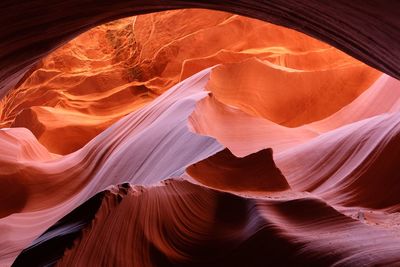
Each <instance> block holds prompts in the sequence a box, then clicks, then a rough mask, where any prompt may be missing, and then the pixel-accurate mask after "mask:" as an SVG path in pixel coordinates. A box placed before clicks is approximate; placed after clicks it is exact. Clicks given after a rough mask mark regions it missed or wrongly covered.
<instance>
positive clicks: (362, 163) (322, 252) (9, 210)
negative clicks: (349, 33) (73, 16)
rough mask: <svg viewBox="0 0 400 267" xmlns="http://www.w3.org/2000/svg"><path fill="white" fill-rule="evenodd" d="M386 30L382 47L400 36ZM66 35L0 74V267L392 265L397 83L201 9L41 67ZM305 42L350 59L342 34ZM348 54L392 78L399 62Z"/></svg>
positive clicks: (97, 41) (130, 26)
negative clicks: (388, 37) (388, 38)
mask: <svg viewBox="0 0 400 267" xmlns="http://www.w3.org/2000/svg"><path fill="white" fill-rule="evenodd" d="M67 2H68V1H67ZM67 2H66V3H67ZM150 2H151V1H150ZM273 2H274V1H272V2H271V3H269V5H270V7H273V6H274V5H273ZM311 2H313V1H310V2H309V3H311ZM69 3H71V4H72V3H73V1H70V2H69ZM124 3H125V1H121V3H120V4H118V5H117V4H116V5H115V7H114V8H115V9H110V13H109V14H108V15H109V17H107V18H106V17H104V20H109V18H111V17H112V15H111V14H112V13H113V12H114V10H118V9H117V7H118V6H119V7H123V6H124ZM171 3H172V2H171ZM188 3H190V2H188ZM239 3H240V2H238V5H239ZM186 4H187V3H186ZM287 4H288V5H294V2H293V3H292V1H288V2H287ZM369 4H371V3H369V2H368V1H366V4H365V6H363V7H360V8H358V9H355V8H354V7H353V4H348V5H347V8H348V9H346V10H348V13H346V14H345V15H343V21H346V20H347V19H349V17H348V16H349V14H355V15H357V14H362V15H360V16H359V17H357V16H356V17H355V18H354V21H358V20H360V19H362V18H363V16H365V14H366V13H365V12H364V11H365V8H367V7H368V5H369ZM26 5H27V6H29V5H31V3H30V2H29V1H27V2H26ZM63 5H64V4H60V6H59V8H62V7H63ZM136 5H138V3H136ZM182 5H183V4H182ZM335 5H337V6H341V5H342V6H346V5H345V4H344V3H342V2H341V1H337V2H335V3H332V4H331V5H328V4H326V5H325V6H324V7H325V9H321V14H328V13H329V12H330V11H329V10H331V8H334V7H335ZM396 5H397V4H396V3H394V4H393V7H395V6H396ZM104 6H106V4H104ZM227 6H229V4H227ZM300 6H306V5H305V4H299V5H298V8H300ZM39 7H40V5H39V4H38V6H37V8H38V10H39ZM170 7H173V5H172V4H171V6H170ZM170 7H168V6H166V7H163V8H161V9H168V8H170ZM267 7H268V5H266V6H265V8H267ZM317 7H318V6H316V7H315V12H317V11H318V10H319V9H318V8H317ZM8 8H10V6H8ZM64 8H66V9H67V7H64ZM98 8H99V9H98V10H97V11H98V12H99V13H101V9H102V8H103V5H101V4H99V7H98ZM293 8H294V7H293ZM49 9H51V6H49ZM250 9H251V8H250V7H249V8H248V9H243V10H242V11H241V13H246V10H250ZM272 10H275V11H276V10H278V9H276V7H275V8H273V9H272ZM284 10H285V9H284V8H283V7H282V12H283V13H282V14H286V13H285V12H289V11H287V10H286V11H284ZM293 10H296V9H295V8H294V9H293ZM355 10H357V11H355ZM368 10H369V9H368ZM371 10H372V9H371ZM373 10H374V12H376V13H379V12H383V11H384V10H386V6H385V5H383V4H382V5H381V6H375V9H373ZM139 11H140V9H134V7H132V9H128V10H126V13H127V14H128V13H131V12H133V13H135V12H139ZM322 11H323V12H322ZM325 11H326V12H328V11H329V12H328V13H324V12H325ZM32 12H33V11H32ZM85 12H86V11H85ZM87 12H90V9H88V10H87ZM115 12H116V11H115ZM238 12H239V10H238ZM290 12H293V11H290ZM290 12H289V13H290ZM307 12H311V11H307ZM307 12H305V13H304V14H307ZM371 12H372V11H371ZM393 12H395V11H393ZM393 12H392V13H390V12H388V17H387V22H381V23H383V24H382V25H384V26H382V32H385V30H387V29H389V30H390V29H391V30H393V32H396V31H397V29H398V28H397V27H398V25H397V24H395V23H396V21H395V19H394V17H391V15H393V14H394V13H393ZM33 13H34V12H33ZM115 14H118V12H117V13H115ZM260 14H261V13H252V15H253V16H255V17H260V16H261V15H260ZM265 14H267V13H265ZM304 14H303V13H299V14H298V17H294V19H293V23H294V24H293V25H297V24H296V23H298V22H296V21H297V19H298V18H299V17H300V16H304ZM329 14H331V13H329ZM332 14H333V13H332ZM332 14H331V15H332ZM368 14H369V13H368ZM115 16H116V17H119V16H122V13H121V14H120V15H115ZM270 16H271V17H270V18H275V19H276V18H277V17H275V16H276V15H273V13H271V15H270ZM282 16H283V17H285V16H284V15H282ZM332 16H333V17H335V16H336V15H332ZM88 17H90V16H88ZM311 17H312V16H311ZM311 17H310V19H311ZM321 17H322V16H321ZM50 18H51V16H50V15H49V18H48V19H50ZM45 19H46V18H43V21H44V20H45ZM275 19H271V20H272V21H273V22H276V21H275ZM286 19H287V18H286ZM43 21H38V22H37V23H38V25H40V24H41V23H43ZM100 21H103V19H100V17H99V19H98V20H95V21H93V24H96V23H98V22H100ZM375 21H376V20H375V19H371V21H367V22H366V24H367V25H368V23H371V24H372V25H375V24H374V23H375ZM279 22H281V23H280V24H284V25H287V24H290V23H288V20H284V19H283V20H280V21H279ZM21 23H22V22H21ZM308 23H310V21H309V20H306V21H304V24H303V26H304V25H308ZM330 23H334V22H330ZM393 23H394V24H393ZM22 24H23V23H22ZM290 25H292V24H290ZM293 25H292V26H293ZM354 25H357V23H355V24H354ZM396 25H397V26H396ZM70 26H71V32H70V34H66V33H62V32H60V36H58V37H57V38H55V39H54V43H52V42H50V43H51V45H50V43H49V45H50V46H49V47H45V46H44V47H42V48H43V50H40V49H39V50H38V51H37V52H38V54H37V58H34V57H32V58H31V59H30V60H31V61H29V60H28V58H29V55H28V54H29V53H25V54H24V53H23V54H21V55H20V56H19V57H17V59H18V60H17V61H15V62H17V63H15V65H12V66H11V65H10V68H9V69H4V73H7V71H11V72H12V69H13V68H14V67H15V66H19V68H20V69H19V70H20V72H21V73H20V74H21V75H20V74H18V72H14V73H13V75H14V76H12V75H11V76H9V77H11V78H12V77H14V78H15V79H17V78H16V77H18V79H17V81H16V82H15V83H14V84H16V86H15V87H14V88H13V89H12V90H10V91H9V92H8V93H7V94H6V95H5V96H4V97H3V99H2V100H1V103H0V115H1V117H0V118H1V121H0V125H1V129H0V237H1V238H0V266H11V265H13V266H47V265H51V266H53V265H56V266H266V265H267V266H269V265H271V266H377V265H379V266H397V265H400V179H399V178H400V177H399V175H398V171H397V166H398V162H397V161H398V158H399V156H400V152H399V151H400V138H399V136H400V82H399V81H398V80H396V79H395V78H392V77H391V76H389V75H387V74H383V73H381V72H379V71H378V70H376V69H373V68H371V67H370V66H368V65H366V64H364V63H363V62H360V61H358V60H356V59H354V58H353V57H351V56H349V55H347V54H345V53H344V52H342V51H340V50H338V49H337V48H335V47H332V46H331V45H329V44H326V43H324V42H322V41H319V40H316V39H313V38H312V37H309V36H307V35H304V34H303V33H300V32H297V31H295V30H292V29H288V28H284V27H282V26H277V25H274V24H270V23H267V22H264V21H260V20H256V19H253V18H248V17H243V16H239V15H235V14H231V13H225V12H220V11H218V12H217V11H210V10H204V9H181V10H174V11H166V12H161V13H152V14H145V15H139V16H135V17H127V18H124V19H121V20H116V21H112V22H108V23H106V24H103V25H100V26H98V27H95V28H92V29H91V30H90V31H87V32H85V33H83V34H82V35H80V36H78V37H77V38H75V39H73V40H71V41H70V42H68V43H66V44H65V45H64V46H62V47H59V48H58V49H57V50H55V51H53V52H52V53H51V54H48V55H47V56H46V57H43V58H40V56H42V55H44V54H47V52H48V51H50V50H51V49H52V48H55V47H57V46H58V43H59V42H61V41H62V40H66V39H65V38H67V37H68V36H69V37H70V36H72V35H74V34H75V33H76V32H77V31H78V29H77V28H76V25H74V24H71V25H70ZM341 26H342V28H343V30H345V29H347V28H348V27H349V25H348V24H341ZM87 27H88V25H86V24H82V28H81V30H83V29H86V28H87ZM304 27H305V26H304ZM336 28H338V26H337V25H336V26H335V29H336ZM50 29H51V27H50V28H49V32H48V34H49V37H50V36H51V35H52V32H51V30H50ZM62 29H63V28H60V29H59V30H60V31H61V30H62ZM362 29H363V28H360V29H359V35H363V30H362ZM301 30H302V31H305V32H308V30H310V28H307V27H305V28H302V29H301ZM388 32H390V31H387V32H386V33H388ZM308 33H310V34H312V35H315V36H318V37H320V38H321V39H323V40H327V39H328V40H329V41H330V42H331V43H333V44H334V45H337V46H338V47H339V48H342V49H343V48H344V44H345V43H346V42H344V43H343V42H341V41H340V40H339V39H334V37H333V36H336V37H337V36H342V33H341V32H340V30H339V29H337V31H336V32H334V33H330V34H328V33H324V34H325V35H324V34H322V33H320V32H318V31H316V30H315V31H313V30H310V32H308ZM318 33H320V34H318ZM371 33H372V35H371V36H373V34H374V33H375V31H374V28H373V29H371ZM63 34H66V35H65V36H61V35H63ZM38 36H39V37H40V35H38ZM356 37H357V36H356ZM356 37H355V38H356ZM397 37H398V35H396V36H394V37H393V38H397ZM12 40H13V38H10V42H12ZM334 40H335V41H334ZM385 40H386V39H385V38H383V39H381V40H380V41H376V43H375V44H376V47H377V49H378V50H377V51H378V52H379V51H380V49H382V48H384V47H386V41H385ZM0 43H1V42H0ZM349 43H350V41H349ZM21 47H23V46H21ZM345 47H346V49H344V50H346V51H349V52H351V54H352V55H356V56H357V57H358V58H361V59H364V60H365V62H366V63H368V64H372V65H374V66H376V67H379V68H380V69H381V70H384V71H386V72H387V73H389V74H396V73H398V70H397V69H396V68H392V67H393V66H394V65H393V62H396V60H397V59H396V57H392V58H391V60H387V61H385V59H384V58H379V57H376V56H375V55H374V56H367V54H366V53H365V51H364V52H361V50H354V47H356V46H355V45H354V44H353V46H349V47H347V46H345ZM365 47H366V48H369V47H370V44H369V43H366V44H365ZM17 48H18V47H16V48H15V49H16V50H15V51H17V50H18V49H17ZM347 48H348V49H347ZM11 50H12V49H11V48H10V49H9V50H7V51H6V52H7V53H10V55H12V53H13V52H12V51H11ZM46 51H47V52H46ZM393 51H396V49H395V48H394V49H393ZM378 52H377V54H376V55H379V53H378ZM32 53H33V52H32ZM388 53H390V52H388ZM1 59H2V58H1V57H0V62H3V63H4V62H7V61H1ZM33 59H34V60H33ZM380 62H381V63H382V62H383V63H382V64H381V65H379V64H380ZM22 74H23V75H22ZM18 75H19V76H18ZM11 78H9V79H11ZM9 81H10V80H7V79H5V80H3V81H2V82H3V83H2V85H4V84H6V83H7V82H9ZM10 84H12V83H9V85H10ZM3 88H5V87H3ZM10 88H11V87H10ZM10 88H8V89H10Z"/></svg>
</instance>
